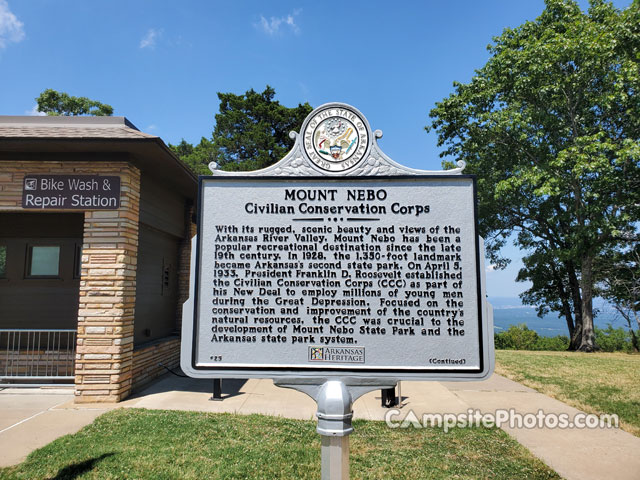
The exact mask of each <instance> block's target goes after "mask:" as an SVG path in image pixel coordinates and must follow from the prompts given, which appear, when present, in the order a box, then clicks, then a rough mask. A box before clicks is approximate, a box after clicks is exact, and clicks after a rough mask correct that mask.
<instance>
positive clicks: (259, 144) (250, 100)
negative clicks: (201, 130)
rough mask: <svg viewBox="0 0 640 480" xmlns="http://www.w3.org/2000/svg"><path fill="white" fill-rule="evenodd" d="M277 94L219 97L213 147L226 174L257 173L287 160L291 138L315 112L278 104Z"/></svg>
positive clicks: (270, 91) (251, 92)
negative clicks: (310, 114) (308, 116)
mask: <svg viewBox="0 0 640 480" xmlns="http://www.w3.org/2000/svg"><path fill="white" fill-rule="evenodd" d="M275 94H276V92H275V90H274V89H273V88H271V87H270V86H269V85H267V86H266V88H265V90H264V92H262V93H257V92H255V91H254V90H253V89H251V90H248V91H247V92H246V93H245V94H244V95H235V94H233V93H218V98H219V99H220V113H218V114H217V115H216V126H215V129H214V130H213V136H212V139H213V145H214V148H215V151H216V161H217V162H218V163H219V164H220V166H221V167H222V168H223V169H225V170H257V169H260V168H265V167H268V166H269V165H272V164H273V163H275V162H277V161H278V160H280V159H281V158H282V157H284V156H285V155H286V154H287V152H288V151H289V150H291V148H292V147H293V143H294V141H293V140H292V139H291V138H290V137H289V132H290V131H292V130H296V131H299V130H300V127H301V126H302V122H303V121H304V119H305V118H306V117H307V115H309V113H311V111H312V110H313V108H311V106H310V105H309V104H308V103H305V104H304V105H303V104H298V106H297V107H295V108H287V107H285V106H283V105H280V102H278V101H274V100H273V98H274V97H275Z"/></svg>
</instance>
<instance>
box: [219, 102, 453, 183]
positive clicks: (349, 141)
mask: <svg viewBox="0 0 640 480" xmlns="http://www.w3.org/2000/svg"><path fill="white" fill-rule="evenodd" d="M289 137H291V138H292V139H294V140H295V144H294V146H293V148H292V149H291V151H289V153H288V154H287V155H285V157H284V158H283V159H282V160H280V161H279V162H277V163H275V164H274V165H271V166H269V167H267V168H263V169H261V170H254V171H251V172H225V171H222V170H218V164H216V163H215V162H211V163H210V164H209V169H210V170H211V173H212V174H213V175H221V176H222V175H225V176H235V175H243V176H269V175H271V176H304V177H307V176H322V175H326V176H336V175H342V176H379V175H388V176H398V175H451V174H459V173H462V171H463V170H464V168H465V167H466V163H465V162H464V161H462V160H459V161H458V162H457V164H458V168H454V169H451V170H418V169H414V168H409V167H405V166H404V165H400V164H399V163H396V162H394V161H393V160H392V159H391V158H389V157H388V156H387V155H385V153H384V152H383V151H382V150H381V149H380V147H379V146H378V139H380V138H382V131H381V130H376V131H375V132H372V131H371V127H370V126H369V122H368V121H367V119H366V118H365V117H364V116H363V115H362V114H361V113H360V112H359V111H358V110H357V109H356V108H354V107H352V106H350V105H347V104H344V103H327V104H325V105H322V106H320V107H318V108H316V109H315V110H314V111H313V112H311V113H310V114H309V116H308V117H307V118H306V119H305V121H304V123H303V124H302V128H301V131H300V133H297V132H290V133H289Z"/></svg>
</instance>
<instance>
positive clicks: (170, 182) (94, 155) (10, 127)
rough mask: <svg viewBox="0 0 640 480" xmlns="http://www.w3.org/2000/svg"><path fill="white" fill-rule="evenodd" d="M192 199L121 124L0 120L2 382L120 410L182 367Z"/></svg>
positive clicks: (156, 149) (184, 173) (149, 142)
mask: <svg viewBox="0 0 640 480" xmlns="http://www.w3.org/2000/svg"><path fill="white" fill-rule="evenodd" d="M196 195H197V179H196V177H195V176H194V175H193V173H192V172H191V171H190V170H188V169H187V167H185V166H184V164H182V163H181V162H180V160H179V159H178V158H177V157H176V156H175V155H173V154H172V153H171V151H170V150H169V149H168V147H167V146H166V145H165V144H164V142H163V141H162V140H161V139H160V138H159V137H157V136H154V135H149V134H147V133H143V132H141V131H139V130H138V129H137V128H136V127H135V126H134V125H133V124H131V123H130V122H129V121H128V120H127V119H126V118H124V117H10V116H0V329H1V331H0V357H1V358H0V376H1V378H0V382H1V383H5V384H6V383H16V382H17V381H24V380H29V381H31V382H34V383H52V382H56V381H60V380H61V379H62V380H66V381H70V382H74V383H75V395H76V397H75V398H76V401H77V402H118V401H120V400H122V399H124V398H125V397H127V396H128V395H129V394H130V393H131V391H132V390H134V389H136V388H139V387H140V386H142V385H144V384H145V383H146V382H148V381H150V380H151V379H153V378H155V377H157V376H158V375H160V374H161V373H163V372H164V369H163V367H162V366H160V365H159V364H160V363H162V364H163V365H165V366H167V367H176V366H177V365H178V364H179V346H180V345H179V344H180V340H179V332H180V321H181V313H182V312H181V308H182V303H183V302H184V300H185V299H186V298H187V295H188V281H189V271H188V270H189V256H190V240H191V237H192V236H193V234H194V233H195V226H194V224H193V218H194V212H193V208H194V204H195V198H196Z"/></svg>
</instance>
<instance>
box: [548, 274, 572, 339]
mask: <svg viewBox="0 0 640 480" xmlns="http://www.w3.org/2000/svg"><path fill="white" fill-rule="evenodd" d="M551 269H552V272H553V277H554V278H555V281H556V288H557V289H558V297H560V301H561V303H562V314H563V315H564V318H565V320H566V321H567V328H568V329H569V339H572V338H573V335H574V332H575V325H574V323H573V315H572V314H571V305H570V304H569V294H568V293H567V289H566V288H564V285H563V282H562V280H563V279H562V277H561V276H560V274H559V273H558V270H557V269H556V268H554V267H553V265H552V266H551ZM569 350H572V348H571V343H569ZM573 350H575V348H574V349H573Z"/></svg>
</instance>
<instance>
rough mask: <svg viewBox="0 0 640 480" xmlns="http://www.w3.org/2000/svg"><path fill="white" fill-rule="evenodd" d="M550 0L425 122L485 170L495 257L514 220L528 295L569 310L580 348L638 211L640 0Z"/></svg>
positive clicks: (483, 186)
mask: <svg viewBox="0 0 640 480" xmlns="http://www.w3.org/2000/svg"><path fill="white" fill-rule="evenodd" d="M545 4H546V8H545V10H544V11H543V12H542V14H541V15H540V17H538V18H537V19H536V20H535V21H530V22H526V23H524V24H523V25H521V26H519V27H517V28H513V29H505V30H504V32H503V33H502V35H500V36H499V37H495V38H494V39H493V44H491V45H489V47H488V50H489V52H490V54H491V56H490V58H489V60H488V61H487V63H486V65H485V66H483V67H482V68H481V69H479V70H477V71H476V72H475V76H474V77H473V78H472V80H471V82H469V83H468V84H462V83H457V82H456V83H454V89H455V91H454V93H452V94H451V95H450V96H449V97H447V98H445V99H444V100H442V101H441V102H438V103H437V104H436V106H435V108H433V109H432V110H431V111H430V117H431V119H432V120H431V123H430V125H428V126H427V127H426V128H427V130H431V129H433V130H435V131H436V132H437V135H438V143H439V145H440V146H445V147H446V148H445V150H444V152H443V153H442V156H443V157H444V156H452V157H454V158H455V159H462V160H464V161H466V162H467V164H468V168H467V172H468V173H474V174H476V175H477V176H478V191H479V216H480V230H481V234H482V235H484V236H485V237H486V239H487V250H488V256H489V258H491V260H492V261H493V262H494V263H495V264H496V265H497V266H499V267H504V266H505V265H506V263H507V262H508V260H507V259H504V258H502V257H501V256H500V248H501V247H502V246H504V245H505V243H506V242H507V241H508V239H509V238H510V236H511V235H512V233H513V232H515V233H516V234H517V237H516V240H515V242H516V244H517V245H519V246H520V247H521V248H523V249H524V250H526V251H527V252H528V254H527V256H526V257H525V258H524V268H523V269H522V270H521V271H520V273H519V276H518V280H530V281H531V282H532V283H533V286H532V287H531V288H530V289H529V290H527V291H526V292H525V293H524V294H523V301H524V302H525V303H531V304H537V305H538V306H539V308H538V311H539V313H544V312H546V311H555V312H558V314H559V316H563V317H565V319H566V322H567V326H568V328H569V333H570V337H571V345H570V348H571V349H577V350H583V351H592V350H594V349H596V348H597V346H596V345H595V340H594V329H593V306H592V299H593V295H594V284H595V282H596V279H597V278H598V275H599V273H598V272H597V271H594V268H596V267H597V265H596V259H597V258H598V256H599V255H600V254H601V253H602V252H604V251H606V250H607V249H611V248H615V247H616V245H619V244H620V242H621V241H622V239H624V238H629V237H630V236H633V235H634V233H633V232H634V231H635V228H636V226H637V222H638V219H639V212H638V210H639V208H640V198H639V195H640V194H639V192H640V170H639V160H640V143H639V139H640V96H638V92H639V91H640V70H639V64H640V56H638V53H637V52H638V51H640V2H638V1H635V2H634V3H633V4H632V5H631V6H629V7H628V8H627V9H626V10H624V11H620V10H617V9H615V8H614V7H613V6H612V5H611V4H609V3H605V2H603V1H600V0H592V1H591V3H590V6H589V9H588V12H586V13H585V12H582V11H581V10H580V8H579V6H578V5H577V3H576V2H574V1H571V0H546V1H545ZM445 163H446V162H445Z"/></svg>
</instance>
